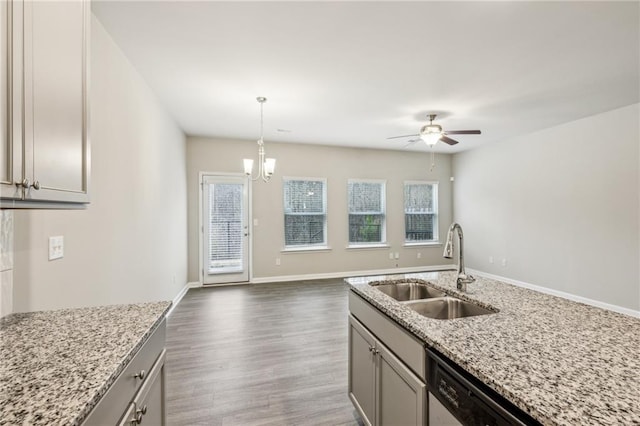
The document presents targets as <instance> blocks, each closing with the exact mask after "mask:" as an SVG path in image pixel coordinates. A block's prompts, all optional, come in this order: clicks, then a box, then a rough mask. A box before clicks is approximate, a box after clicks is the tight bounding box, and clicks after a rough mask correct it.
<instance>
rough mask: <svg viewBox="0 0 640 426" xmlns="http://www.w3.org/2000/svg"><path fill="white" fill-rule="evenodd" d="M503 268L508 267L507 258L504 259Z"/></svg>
mask: <svg viewBox="0 0 640 426" xmlns="http://www.w3.org/2000/svg"><path fill="white" fill-rule="evenodd" d="M502 266H505V267H506V266H507V258H506V257H503V258H502Z"/></svg>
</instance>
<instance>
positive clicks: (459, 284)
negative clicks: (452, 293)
mask: <svg viewBox="0 0 640 426" xmlns="http://www.w3.org/2000/svg"><path fill="white" fill-rule="evenodd" d="M455 230H458V239H459V244H458V279H457V280H456V288H457V289H458V290H460V291H467V284H469V283H472V282H474V281H475V280H476V279H475V278H473V276H471V275H467V274H466V273H465V272H464V237H463V235H462V227H461V226H460V225H459V224H458V223H455V222H454V223H452V224H451V226H450V227H449V232H448V233H447V242H446V244H445V245H444V253H443V254H442V256H444V258H445V259H453V233H454V231H455Z"/></svg>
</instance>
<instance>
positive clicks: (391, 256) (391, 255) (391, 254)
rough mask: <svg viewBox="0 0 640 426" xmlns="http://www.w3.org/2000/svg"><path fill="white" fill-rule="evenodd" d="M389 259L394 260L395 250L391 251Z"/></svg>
mask: <svg viewBox="0 0 640 426" xmlns="http://www.w3.org/2000/svg"><path fill="white" fill-rule="evenodd" d="M389 259H391V260H393V252H391V253H389Z"/></svg>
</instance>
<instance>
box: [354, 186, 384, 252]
mask: <svg viewBox="0 0 640 426" xmlns="http://www.w3.org/2000/svg"><path fill="white" fill-rule="evenodd" d="M348 185H349V188H348V192H349V245H366V244H382V243H384V242H385V239H386V235H385V205H384V204H385V182H384V181H371V180H353V179H350V180H349V183H348Z"/></svg>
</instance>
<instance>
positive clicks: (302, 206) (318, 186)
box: [283, 178, 327, 248]
mask: <svg viewBox="0 0 640 426" xmlns="http://www.w3.org/2000/svg"><path fill="white" fill-rule="evenodd" d="M283 189H284V190H283V193H284V244H285V247H288V248H303V247H317V246H326V245H327V181H326V179H312V178H305V179H297V178H285V179H284V188H283Z"/></svg>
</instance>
